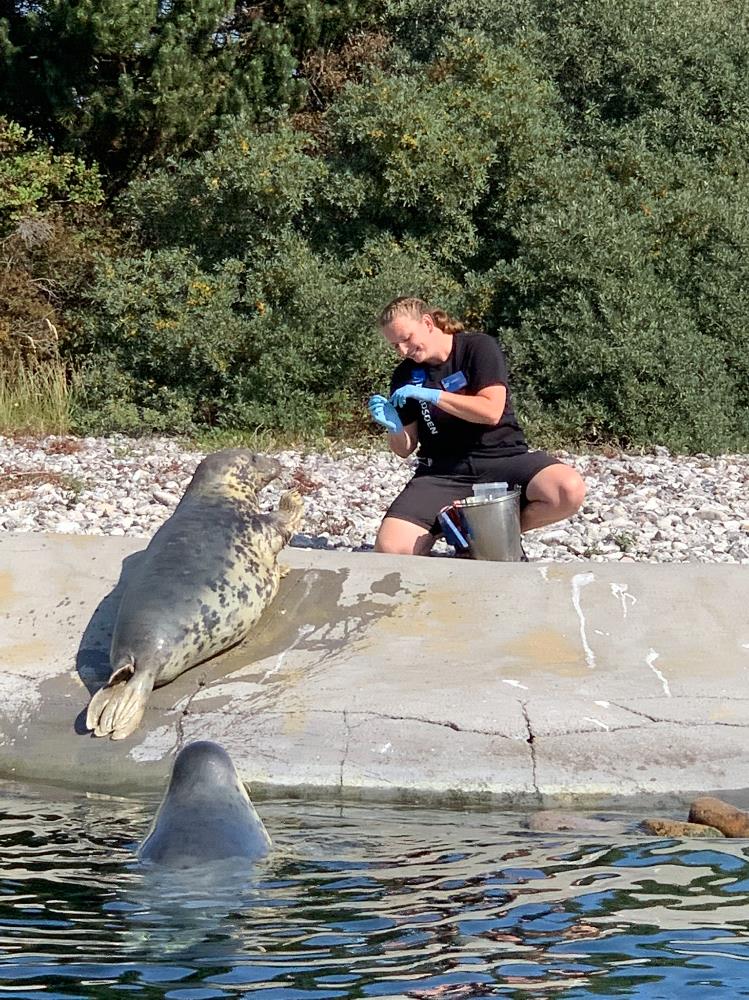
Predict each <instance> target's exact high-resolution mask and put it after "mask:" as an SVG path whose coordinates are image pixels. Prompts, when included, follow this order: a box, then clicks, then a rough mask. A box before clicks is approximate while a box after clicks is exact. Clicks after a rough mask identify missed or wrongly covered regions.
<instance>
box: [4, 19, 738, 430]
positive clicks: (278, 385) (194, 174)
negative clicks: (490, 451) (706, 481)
mask: <svg viewBox="0 0 749 1000" xmlns="http://www.w3.org/2000/svg"><path fill="white" fill-rule="evenodd" d="M105 6H106V5H105ZM141 8H142V9H141ZM13 9H14V14H13V16H12V17H11V18H9V19H6V21H5V22H2V21H0V57H2V66H3V70H2V72H4V73H5V81H6V87H5V89H4V90H2V88H0V90H2V92H3V94H4V96H3V97H2V98H0V110H2V111H3V112H4V113H6V114H7V115H9V116H12V117H13V118H15V119H16V120H17V121H20V122H22V123H23V124H24V125H32V126H33V127H34V128H35V130H36V135H37V138H38V145H37V147H35V148H36V149H37V150H38V153H36V154H35V155H38V156H40V157H41V158H42V162H45V163H48V164H49V166H48V167H47V168H45V169H46V171H47V173H49V174H50V178H48V179H47V180H45V181H43V182H42V186H41V187H40V188H39V190H36V189H35V191H34V192H32V193H31V194H28V195H19V194H18V192H17V191H16V193H15V194H11V195H9V197H8V199H6V201H7V208H4V211H5V216H4V219H5V224H6V232H7V233H11V231H12V233H13V234H15V235H13V238H17V234H18V232H19V231H20V228H21V227H23V226H24V225H26V224H27V221H28V219H29V218H33V217H34V216H35V215H38V214H39V213H40V212H41V213H42V214H43V213H44V211H46V209H45V208H44V205H45V204H46V203H45V198H48V195H47V194H45V191H48V190H49V189H50V188H49V186H50V185H51V184H53V183H56V184H58V185H62V186H63V187H64V189H65V192H64V197H63V198H62V202H63V203H64V204H65V205H67V206H68V207H67V208H66V209H65V211H67V212H70V211H73V210H74V209H75V201H76V198H79V200H82V201H85V204H86V211H87V212H90V211H92V210H94V209H93V206H95V205H96V204H97V197H98V195H97V194H96V190H98V189H96V188H95V186H91V185H92V184H93V181H92V180H91V178H93V176H94V173H92V172H91V171H90V168H86V167H84V165H83V164H84V162H89V163H92V162H95V163H97V164H98V166H99V168H100V169H101V171H102V175H103V183H104V188H105V190H106V191H107V192H109V199H108V202H107V205H106V207H103V208H100V209H98V210H97V211H98V216H97V218H98V227H97V226H94V227H91V225H88V228H86V227H82V228H81V233H82V235H81V237H80V238H81V239H82V240H83V242H84V243H85V250H86V252H80V253H79V254H78V256H77V261H78V262H80V263H76V266H75V267H73V268H72V272H73V273H71V284H70V288H69V289H65V292H64V294H62V293H60V294H59V296H58V297H59V299H60V301H61V302H63V303H64V313H65V315H64V322H63V324H62V326H63V328H64V332H65V336H64V338H63V350H64V351H65V353H66V356H67V357H68V358H69V359H70V360H71V361H72V362H73V363H74V364H75V365H76V366H77V367H78V368H79V369H80V371H81V374H80V376H79V378H80V384H81V385H82V386H83V394H82V396H81V404H82V406H83V411H82V417H81V419H82V420H83V421H84V422H85V424H86V426H88V427H92V428H96V429H99V430H104V429H117V428H119V429H125V430H130V431H133V430H137V429H148V428H160V429H184V428H188V427H190V426H194V425H196V424H209V425H219V426H230V427H245V428H253V427H264V428H268V429H271V430H285V431H291V432H294V433H303V432H304V431H305V430H315V431H320V430H323V431H325V430H327V431H329V432H333V433H335V432H336V431H340V430H342V429H343V430H345V429H347V428H355V429H360V428H364V427H365V426H366V417H365V412H364V409H363V401H364V399H365V398H366V396H367V395H368V394H369V393H370V392H372V391H380V390H382V389H383V388H384V387H385V385H386V383H387V376H388V372H389V370H390V368H391V365H392V359H391V358H389V357H388V356H387V354H386V352H385V349H384V347H383V344H382V343H381V342H380V340H379V339H378V337H377V336H376V335H375V333H374V330H373V324H372V320H373V316H374V314H375V313H376V311H377V309H378V307H379V306H380V305H382V304H383V303H384V302H385V301H387V300H388V299H389V298H390V297H392V296H393V295H396V294H403V293H416V294H423V295H425V296H426V297H428V298H430V299H431V300H433V301H435V302H439V303H440V304H444V305H446V306H448V307H449V308H451V309H453V310H455V311H457V312H460V313H462V314H463V315H465V316H466V317H467V318H468V319H469V321H470V322H471V323H474V324H476V325H482V326H483V327H484V328H486V329H487V330H489V331H490V332H492V333H495V334H496V335H497V336H498V337H499V339H500V340H501V342H502V343H503V344H504V345H505V347H506V348H507V351H508V354H509V357H510V362H511V371H512V375H513V386H514V389H515V394H516V399H517V404H518V408H519V411H520V413H521V415H522V416H523V417H524V419H525V421H526V423H527V424H528V425H529V429H530V430H531V431H532V432H533V434H534V438H533V443H537V444H539V445H541V444H549V443H554V442H559V441H568V442H574V441H604V440H608V441H611V440H613V441H618V442H621V443H623V444H637V445H647V444H653V443H662V444H666V445H669V446H671V447H673V448H675V449H685V450H727V449H733V448H737V449H748V448H749V360H748V359H749V291H748V290H747V289H749V263H748V262H749V254H748V253H747V250H748V249H749V184H748V182H749V124H747V123H748V122H749V31H747V30H746V29H747V28H749V24H747V19H748V17H749V15H748V14H747V10H746V6H745V4H744V2H743V0H723V2H722V3H721V4H720V5H717V4H714V5H713V4H710V5H708V4H704V3H702V2H701V0H617V2H614V0H575V2H573V0H471V2H468V0H440V2H439V3H437V2H436V0H390V2H389V4H388V5H387V6H386V7H382V6H381V5H377V4H374V3H369V4H366V3H363V2H355V0H351V2H349V3H326V2H324V0H313V2H311V3H305V4H301V3H283V4H272V5H271V4H268V5H260V6H258V7H249V6H248V7H242V6H240V5H233V4H231V3H230V2H229V0H226V2H224V3H218V2H217V0H201V2H200V3H197V4H193V5H192V6H189V7H184V6H182V5H180V4H173V5H169V6H164V7H159V8H158V10H156V11H154V9H153V8H152V7H143V5H142V4H141V3H139V2H138V0H134V2H133V4H132V5H130V6H126V7H122V6H121V5H118V6H117V12H118V13H117V16H116V17H115V16H114V14H113V13H112V12H110V15H111V16H108V17H107V18H104V17H103V14H102V5H101V4H97V5H94V4H81V3H72V2H64V0H56V2H54V3H51V2H48V3H41V4H39V5H36V6H35V7H34V9H33V10H34V13H31V12H30V8H29V7H28V6H27V5H21V4H18V5H13ZM113 10H114V8H113ZM84 22H85V28H86V30H85V32H83V33H84V35H85V37H86V39H88V48H87V47H86V46H82V47H81V46H79V45H76V46H73V45H72V41H71V42H70V44H69V45H68V46H67V51H66V46H65V45H63V46H60V47H59V51H55V52H54V53H53V52H52V50H53V46H52V41H51V39H52V37H53V35H52V29H53V27H54V30H56V31H57V34H58V36H60V35H61V34H62V37H63V38H65V39H72V38H73V34H74V32H75V31H78V32H81V31H83V28H82V27H81V25H82V24H83V23H84ZM3 24H4V27H2V25H3ZM66 31H67V32H68V34H67V35H66V34H65V32H66ZM32 51H35V52H38V56H39V59H40V60H41V63H40V64H41V65H43V66H44V67H45V72H44V73H42V74H36V82H35V83H34V85H33V86H32V85H31V84H30V83H28V81H26V79H25V77H24V75H23V73H24V72H25V70H23V69H22V62H23V59H22V56H25V57H28V55H29V53H30V52H32ZM115 55H116V58H115ZM115 64H116V65H115ZM102 66H104V67H105V69H106V72H104V71H103V70H102ZM34 88H36V89H34ZM7 128H11V129H12V128H15V126H6V129H7ZM8 141H9V140H7V138H6V139H5V140H4V144H3V147H2V148H3V149H5V148H6V146H7V143H8ZM15 141H16V142H18V140H15ZM25 141H27V140H26V139H24V142H25ZM74 154H75V155H74ZM13 155H15V156H16V161H14V162H16V164H17V154H13ZM0 156H4V159H2V160H0V165H2V164H5V163H6V160H7V159H8V157H7V154H3V153H2V150H0ZM45 157H46V160H45ZM65 157H67V159H66V158H65ZM76 157H78V158H77V159H76ZM81 157H83V160H82V159H81ZM65 165H67V166H65ZM53 166H54V167H55V170H56V171H57V173H55V174H54V176H55V177H57V178H62V179H57V180H53V179H52V173H54V171H53V169H52V168H53ZM13 169H15V167H13V166H12V165H11V166H8V167H7V169H6V174H7V170H11V171H12V170H13ZM65 170H67V171H68V173H67V174H65V173H64V171H65ZM87 171H88V172H87ZM61 172H62V173H61ZM43 173H44V171H43ZM45 176H46V175H45ZM44 184H46V185H47V187H46V188H44ZM86 185H88V187H87V186H86ZM37 187H38V185H37ZM78 190H80V191H81V192H85V197H84V195H83V194H80V195H77V194H76V191H78ZM19 198H20V200H19ZM24 198H26V201H24V200H23V199H24ZM14 199H15V200H14ZM6 201H3V203H2V205H3V206H5V205H6ZM0 207H2V206H0ZM58 210H59V209H56V211H58ZM105 212H106V213H107V215H106V217H105V215H104V213H105ZM8 226H9V227H10V228H7V227H8ZM13 227H15V229H13ZM105 232H106V233H107V234H109V235H108V237H107V238H106V239H103V238H102V234H103V233H105ZM84 264H85V266H87V267H89V269H90V270H89V272H88V273H89V275H90V278H89V280H88V282H86V283H83V284H82V283H81V281H80V275H79V271H80V267H82V266H84ZM62 284H63V285H64V284H65V282H64V281H63V282H62Z"/></svg>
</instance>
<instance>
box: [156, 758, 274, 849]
mask: <svg viewBox="0 0 749 1000" xmlns="http://www.w3.org/2000/svg"><path fill="white" fill-rule="evenodd" d="M270 846H271V841H270V837H269V836H268V833H267V831H266V829H265V826H264V825H263V821H262V820H261V819H260V817H259V816H258V814H257V812H256V811H255V807H254V806H253V804H252V802H251V800H250V797H249V795H248V794H247V791H246V789H245V787H244V785H243V784H242V782H241V781H240V780H239V776H238V775H237V772H236V770H235V768H234V764H233V762H232V759H231V757H230V756H229V754H228V753H227V752H226V750H224V748H223V747H222V746H219V744H218V743H213V742H211V741H210V740H200V741H198V742H196V743H188V744H187V746H186V747H184V748H183V749H182V750H180V752H179V753H178V754H177V758H176V760H175V761H174V767H173V768H172V776H171V779H170V781H169V787H168V788H167V790H166V794H165V795H164V798H163V800H162V802H161V805H160V806H159V809H158V812H157V813H156V818H155V819H154V821H153V824H152V826H151V829H150V831H149V833H148V835H147V837H146V838H145V840H144V841H143V843H142V844H141V845H140V847H139V848H138V859H139V860H140V861H143V862H146V863H148V864H154V865H160V866H163V867H166V868H192V867H195V866H197V865H203V864H205V863H210V862H220V861H231V860H233V859H237V860H240V861H257V860H259V859H260V858H262V857H265V855H266V854H267V853H268V851H269V849H270Z"/></svg>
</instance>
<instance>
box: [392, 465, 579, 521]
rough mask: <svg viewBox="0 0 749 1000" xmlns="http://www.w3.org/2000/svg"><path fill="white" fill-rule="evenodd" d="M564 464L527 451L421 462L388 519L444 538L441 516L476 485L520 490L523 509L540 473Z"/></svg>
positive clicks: (395, 502)
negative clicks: (408, 522) (436, 461)
mask: <svg viewBox="0 0 749 1000" xmlns="http://www.w3.org/2000/svg"><path fill="white" fill-rule="evenodd" d="M550 465H561V462H559V460H558V459H556V458H553V457H552V456H551V455H548V454H547V453H546V452H545V451H526V452H523V453H522V454H520V455H508V456H507V457H506V458H482V459H472V458H467V459H464V460H462V461H460V462H454V461H452V462H444V463H442V462H440V463H439V464H437V463H435V462H432V463H431V464H427V463H426V462H425V461H424V460H422V461H420V462H419V467H418V468H417V470H416V474H415V475H414V477H413V479H412V480H411V482H410V483H408V484H407V485H406V487H405V489H403V490H402V491H401V492H400V493H399V494H398V496H397V497H396V498H395V500H393V502H392V503H391V504H390V507H389V508H388V511H387V513H386V514H385V517H398V518H400V519H401V520H402V521H410V522H411V524H418V525H420V526H421V527H422V528H426V529H427V531H430V532H431V533H432V534H433V535H441V534H442V528H441V527H440V524H439V521H438V520H437V515H438V514H439V512H440V511H441V510H442V508H443V507H447V506H448V505H449V504H451V503H452V502H453V501H454V500H462V499H463V498H464V497H469V496H471V495H472V494H473V485H474V483H494V482H497V483H502V482H505V483H507V485H508V486H509V487H510V489H512V488H513V487H518V486H519V487H520V507H521V509H522V508H523V507H524V506H525V505H526V504H527V503H528V498H527V496H526V492H525V491H526V489H527V487H528V483H529V482H530V481H531V479H533V477H534V476H535V475H536V473H537V472H540V471H541V469H546V468H547V467H548V466H550Z"/></svg>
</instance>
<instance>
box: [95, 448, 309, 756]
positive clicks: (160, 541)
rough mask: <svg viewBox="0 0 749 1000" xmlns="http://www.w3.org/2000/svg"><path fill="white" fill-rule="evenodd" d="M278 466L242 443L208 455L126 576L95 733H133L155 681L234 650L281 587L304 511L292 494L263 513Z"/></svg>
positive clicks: (164, 680)
mask: <svg viewBox="0 0 749 1000" xmlns="http://www.w3.org/2000/svg"><path fill="white" fill-rule="evenodd" d="M280 471H281V467H280V465H279V463H278V462H277V461H276V460H275V459H273V458H268V457H266V456H263V455H257V454H255V453H253V452H251V451H248V450H247V449H245V448H230V449H225V450H223V451H218V452H215V453H214V454H212V455H208V456H207V457H206V458H205V459H204V460H203V461H202V462H201V463H200V465H199V466H198V468H197V470H196V472H195V475H194V476H193V478H192V480H191V482H190V484H189V486H188V487H187V490H186V491H185V494H184V496H183V497H182V499H181V500H180V502H179V504H178V505H177V508H176V510H175V511H174V513H173V514H172V516H171V517H170V518H169V519H168V520H167V521H166V522H165V523H164V524H163V525H162V526H161V527H160V528H159V529H158V531H157V532H156V534H155V535H154V536H153V538H152V539H151V541H150V543H149V545H148V547H147V548H146V550H145V552H144V553H143V554H142V556H141V559H140V561H139V562H138V564H137V565H136V566H135V568H134V569H133V571H132V573H131V574H130V576H129V577H128V579H127V582H126V585H125V589H124V593H123V596H122V601H121V603H120V606H119V609H118V612H117V618H116V620H115V624H114V630H113V633H112V644H111V647H110V653H109V660H110V665H111V669H112V675H111V676H110V678H109V680H108V682H107V684H106V685H105V686H104V687H103V688H102V689H101V690H100V691H97V692H96V694H95V695H94V696H93V698H92V699H91V702H90V704H89V706H88V711H87V714H86V725H87V727H88V728H89V729H91V730H93V732H94V735H95V736H111V738H112V739H113V740H118V739H124V737H126V736H129V735H130V733H132V732H133V730H135V729H136V728H137V726H138V724H139V723H140V721H141V719H142V718H143V713H144V712H145V708H146V703H147V701H148V698H149V695H150V694H151V691H152V690H153V688H154V687H159V686H161V685H162V684H167V683H168V682H169V681H171V680H174V678H175V677H177V676H179V674H181V673H183V672H184V671H185V670H189V668H190V667H193V666H195V664H197V663H201V662H203V661H204V660H207V659H209V658H210V657H211V656H215V655H216V654H217V653H220V652H221V651H222V650H225V649H228V648H229V647H230V646H233V645H235V644H236V643H237V642H239V641H240V639H242V638H243V637H244V636H245V635H246V634H247V632H248V631H249V630H250V628H251V627H252V626H253V625H254V624H255V622H256V621H257V620H258V618H259V617H260V615H261V614H262V612H263V610H264V609H265V608H266V606H267V605H268V604H269V603H270V601H271V600H272V599H273V597H274V596H275V594H276V591H277V590H278V584H279V579H280V570H279V567H278V562H277V556H278V553H279V551H280V550H281V549H282V548H283V546H284V545H285V544H286V542H287V541H288V540H289V538H290V537H291V535H292V534H293V533H294V532H295V531H296V529H297V527H298V525H299V523H300V521H301V517H302V499H301V496H300V495H299V493H298V492H297V491H296V490H290V491H289V492H287V493H285V494H284V495H283V496H282V497H281V500H280V503H279V507H278V510H275V511H272V512H270V513H261V512H260V511H258V509H257V501H256V498H257V493H258V491H259V490H261V489H262V488H263V487H264V486H266V485H267V484H268V483H269V482H270V481H271V480H272V479H274V478H275V477H276V476H277V475H278V474H279V473H280Z"/></svg>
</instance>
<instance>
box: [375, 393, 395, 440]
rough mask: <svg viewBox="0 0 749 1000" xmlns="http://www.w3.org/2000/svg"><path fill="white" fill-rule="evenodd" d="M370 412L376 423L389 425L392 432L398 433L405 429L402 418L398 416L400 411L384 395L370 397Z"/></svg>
mask: <svg viewBox="0 0 749 1000" xmlns="http://www.w3.org/2000/svg"><path fill="white" fill-rule="evenodd" d="M369 412H370V413H371V415H372V419H373V420H374V421H375V423H378V424H382V426H383V427H387V429H388V430H389V431H390V432H391V434H397V433H398V432H399V431H402V430H403V424H402V423H401V418H400V417H399V416H398V411H397V410H396V409H395V407H394V406H393V404H392V403H390V402H388V400H387V399H385V397H384V396H371V397H370V400H369Z"/></svg>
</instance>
